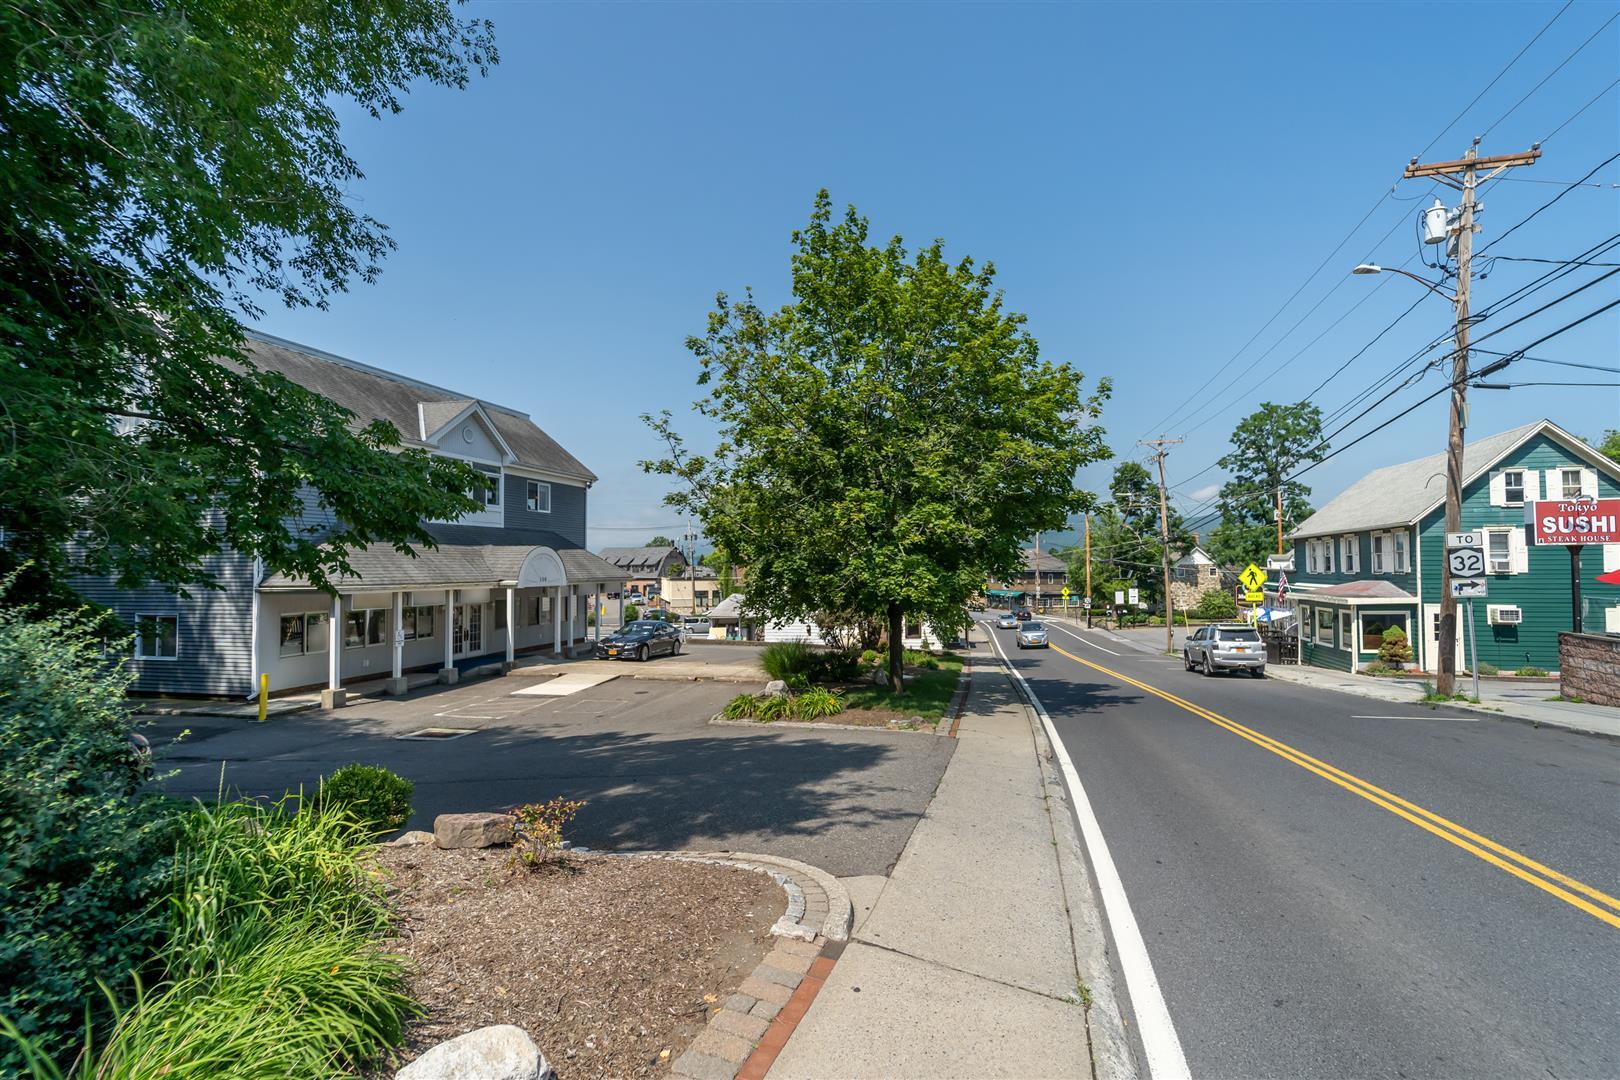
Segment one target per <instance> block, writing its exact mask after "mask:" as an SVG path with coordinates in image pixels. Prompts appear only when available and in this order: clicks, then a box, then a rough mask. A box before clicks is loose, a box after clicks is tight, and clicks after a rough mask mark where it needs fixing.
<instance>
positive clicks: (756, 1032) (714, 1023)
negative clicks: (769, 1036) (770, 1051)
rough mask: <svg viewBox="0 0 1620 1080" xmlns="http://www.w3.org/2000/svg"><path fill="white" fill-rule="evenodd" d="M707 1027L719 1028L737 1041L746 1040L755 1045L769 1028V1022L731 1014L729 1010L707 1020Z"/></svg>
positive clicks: (746, 1015)
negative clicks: (735, 1037)
mask: <svg viewBox="0 0 1620 1080" xmlns="http://www.w3.org/2000/svg"><path fill="white" fill-rule="evenodd" d="M709 1026H710V1027H715V1028H719V1029H720V1030H721V1031H723V1032H725V1033H726V1034H727V1035H735V1036H737V1037H738V1038H739V1039H747V1040H748V1041H749V1043H751V1044H752V1043H756V1042H758V1041H759V1037H760V1036H761V1035H763V1034H765V1029H766V1028H768V1027H770V1026H771V1025H770V1021H768V1020H763V1019H761V1018H760V1017H757V1016H749V1015H748V1014H747V1013H740V1012H733V1011H732V1010H730V1009H721V1010H720V1011H719V1012H717V1013H715V1014H714V1016H713V1017H711V1018H710V1020H709Z"/></svg>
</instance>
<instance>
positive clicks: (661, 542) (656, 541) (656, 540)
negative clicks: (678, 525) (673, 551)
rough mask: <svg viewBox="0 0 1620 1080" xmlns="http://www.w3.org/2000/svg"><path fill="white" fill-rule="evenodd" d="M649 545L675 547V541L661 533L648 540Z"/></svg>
mask: <svg viewBox="0 0 1620 1080" xmlns="http://www.w3.org/2000/svg"><path fill="white" fill-rule="evenodd" d="M647 546H648V547H675V541H673V540H671V539H670V538H669V537H667V536H664V535H662V534H660V535H658V536H655V537H653V538H652V539H651V540H649V541H647Z"/></svg>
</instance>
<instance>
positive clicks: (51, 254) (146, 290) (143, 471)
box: [0, 0, 496, 595]
mask: <svg viewBox="0 0 1620 1080" xmlns="http://www.w3.org/2000/svg"><path fill="white" fill-rule="evenodd" d="M495 59H496V57H495V49H494V44H493V36H492V29H491V27H490V25H489V24H488V23H487V22H483V21H479V20H466V21H464V20H458V19H456V18H454V17H452V14H451V11H450V7H449V3H448V2H447V0H391V2H389V3H387V4H381V3H376V2H365V0H351V2H346V3H344V2H337V3H329V2H326V0H285V2H278V3H271V4H243V3H235V2H232V0H190V2H187V3H184V4H168V3H156V2H151V0H137V2H135V3H128V4H111V3H97V2H79V0H31V2H29V3H23V4H16V3H12V4H3V5H0V132H4V137H3V138H0V176H4V178H5V186H6V198H5V199H4V200H3V205H0V384H3V385H4V386H5V407H4V419H5V432H6V437H5V439H4V440H3V441H0V528H4V530H5V536H6V543H5V547H4V549H3V550H0V569H3V568H4V566H6V565H10V566H18V565H25V566H27V567H28V572H27V575H26V580H25V581H24V583H23V585H22V586H21V587H20V588H19V592H20V593H23V594H27V593H33V594H35V595H39V594H44V593H50V592H55V593H57V594H60V593H61V592H63V591H64V590H65V586H64V585H63V582H64V580H65V579H66V578H67V577H68V576H69V575H71V574H73V573H77V572H88V573H97V574H100V573H108V574H113V575H115V576H117V577H118V578H119V579H121V580H122V581H123V582H124V583H125V584H132V583H135V582H141V581H152V582H158V583H162V584H167V585H170V586H174V587H184V586H185V585H186V584H192V583H202V584H208V575H207V573H206V571H205V568H204V565H203V560H204V558H205V557H206V556H208V555H210V554H213V553H215V552H217V551H218V550H219V548H220V546H221V545H222V544H229V545H231V546H233V547H235V548H237V549H238V550H240V551H243V552H246V553H248V554H254V555H259V556H261V557H262V558H263V559H264V561H265V563H266V565H267V566H269V567H270V568H272V569H275V570H281V571H286V572H288V573H291V574H295V575H299V576H304V577H307V578H309V579H311V580H313V581H315V582H316V583H317V584H324V583H325V582H326V580H327V579H328V578H329V577H330V576H331V575H333V574H335V573H338V572H341V571H343V570H345V569H346V568H347V565H348V564H347V554H348V552H349V551H350V550H352V549H353V548H354V547H356V546H358V545H362V544H366V543H370V542H378V541H380V542H384V543H391V544H395V545H400V546H408V545H411V544H425V543H429V542H430V538H429V537H428V536H427V534H426V533H425V532H424V531H423V530H422V528H421V526H420V521H421V520H422V519H424V518H444V517H450V516H455V515H457V514H459V513H461V512H463V511H464V510H466V509H468V508H470V507H471V506H472V503H471V501H470V500H468V499H466V498H465V496H464V495H463V492H464V491H465V490H467V489H468V488H469V486H470V482H471V481H472V479H473V476H472V474H471V473H470V472H469V471H468V470H467V469H466V468H465V466H462V465H459V464H456V463H452V462H450V461H446V460H436V459H433V458H430V457H429V456H428V455H427V454H426V453H424V452H422V451H420V450H411V449H401V447H400V446H399V433H398V432H396V431H395V430H394V429H393V428H392V427H389V426H387V425H382V424H373V425H370V426H366V427H358V426H357V425H356V424H355V423H354V417H353V416H351V415H350V414H349V413H348V412H346V411H345V410H342V409H339V408H337V407H335V406H334V405H332V404H331V403H330V402H328V401H326V400H325V399H323V398H320V397H317V396H316V395H314V394H311V393H309V392H308V391H306V390H303V389H301V388H299V387H297V386H295V385H293V384H292V383H290V382H288V381H287V380H286V379H283V378H280V377H278V376H274V375H270V374H266V373H264V372H261V371H258V370H256V369H255V368H253V367H252V365H251V364H249V363H247V362H246V361H245V360H243V359H242V358H241V353H240V345H241V331H240V326H239V324H238V322H237V319H236V317H235V313H237V312H239V313H242V314H244V315H245V316H246V317H247V318H249V319H254V318H258V317H259V316H260V315H261V314H262V312H261V311H260V310H259V309H258V307H257V306H256V304H255V302H254V296H255V295H258V294H260V293H270V294H273V295H275V296H277V297H279V298H280V299H281V300H282V301H283V302H284V303H286V304H288V305H289V306H295V307H296V306H303V305H315V306H320V307H324V306H325V304H326V302H327V299H328V298H329V297H330V295H331V294H332V293H333V292H334V291H338V290H342V289H345V288H347V286H348V284H349V283H350V282H351V281H352V280H354V279H356V278H358V279H360V280H361V281H366V282H369V281H371V280H373V279H374V278H375V277H376V276H377V274H378V273H379V269H378V262H379V261H380V260H381V259H382V258H383V256H384V255H385V254H386V253H387V252H388V251H389V250H390V249H391V248H392V247H393V246H394V242H393V240H391V239H390V238H389V237H388V235H387V233H386V231H385V228H384V226H383V225H382V224H381V223H379V222H377V221H375V220H373V219H372V218H371V217H369V216H367V215H366V214H364V213H363V212H362V211H361V210H360V209H358V208H357V207H358V204H357V202H356V201H355V200H354V199H353V198H352V193H351V191H350V190H349V189H350V188H351V186H352V184H353V182H354V181H356V180H358V179H360V178H361V176H362V174H361V171H360V169H359V166H358V165H357V164H356V162H355V161H354V160H353V159H352V158H351V157H350V156H349V154H348V153H347V151H346V150H345V148H344V145H343V143H342V141H341V131H340V124H339V120H338V115H337V111H336V110H337V108H338V107H339V106H340V104H341V103H344V102H352V103H354V104H358V105H359V106H360V107H361V108H362V109H364V110H366V111H367V112H369V113H370V114H371V115H372V116H373V117H380V116H381V115H382V114H384V113H391V112H397V111H398V110H399V109H400V101H401V97H402V95H403V94H404V93H405V92H406V91H407V89H408V88H410V87H411V86H412V85H413V84H415V83H417V82H419V81H424V80H425V81H427V82H432V83H438V84H441V85H446V86H453V87H462V86H465V85H466V83H467V81H468V77H469V72H470V71H471V70H472V69H473V68H477V69H478V70H480V71H482V70H484V69H485V68H486V66H487V65H489V64H492V63H494V62H495ZM222 360H223V361H224V362H221V361H222ZM306 488H308V489H313V492H314V496H315V498H316V499H317V500H318V501H319V502H320V503H322V504H323V505H324V506H326V507H328V508H330V509H331V510H333V511H334V512H335V513H336V516H337V517H338V519H339V520H340V521H341V522H343V526H342V527H341V528H340V529H339V530H338V531H336V532H334V533H330V534H316V533H313V532H311V531H309V530H308V529H307V528H303V527H298V526H296V525H295V526H292V527H289V525H288V524H287V522H288V519H289V517H291V516H292V515H294V514H295V513H296V511H298V510H299V509H300V508H301V506H302V500H303V497H304V495H303V492H304V489H306ZM70 541H72V542H71V543H70Z"/></svg>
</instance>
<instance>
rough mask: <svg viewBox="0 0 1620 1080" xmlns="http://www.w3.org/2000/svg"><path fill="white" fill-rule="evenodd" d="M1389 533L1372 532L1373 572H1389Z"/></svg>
mask: <svg viewBox="0 0 1620 1080" xmlns="http://www.w3.org/2000/svg"><path fill="white" fill-rule="evenodd" d="M1388 552H1389V534H1388V533H1377V532H1375V533H1373V534H1372V572H1373V573H1375V574H1387V573H1389V554H1388Z"/></svg>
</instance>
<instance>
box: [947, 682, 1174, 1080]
mask: <svg viewBox="0 0 1620 1080" xmlns="http://www.w3.org/2000/svg"><path fill="white" fill-rule="evenodd" d="M977 662H978V658H977V657H975V663H977ZM987 662H988V664H989V666H991V667H993V668H995V669H996V670H998V671H1004V670H1005V669H1004V668H1003V666H1002V662H1001V660H1000V659H999V658H995V657H991V658H988V661H987ZM1008 683H1009V684H1010V685H1011V686H1012V687H1013V692H1014V693H1015V694H1016V695H1017V696H1018V700H1019V702H1020V704H1021V705H1022V706H1023V710H1024V718H1025V720H1026V721H1027V722H1028V723H1029V727H1030V731H1031V732H1032V734H1033V735H1034V740H1035V757H1036V760H1037V761H1038V762H1039V764H1040V770H1041V784H1042V787H1043V789H1044V790H1045V792H1046V799H1047V816H1048V819H1049V820H1050V822H1051V825H1052V840H1053V844H1054V847H1055V850H1056V852H1057V859H1058V873H1059V877H1060V878H1061V880H1062V883H1063V895H1064V904H1065V906H1066V908H1067V911H1068V916H1069V939H1070V944H1071V948H1072V949H1073V950H1074V960H1075V967H1076V972H1075V974H1076V978H1077V979H1078V980H1079V982H1080V984H1081V985H1082V986H1083V987H1084V988H1085V991H1086V992H1087V993H1088V994H1089V1000H1086V1001H1084V1002H1083V1004H1084V1005H1085V1010H1086V1035H1087V1041H1088V1043H1089V1045H1090V1048H1091V1063H1090V1064H1091V1069H1090V1072H1091V1075H1092V1077H1094V1078H1095V1080H1138V1078H1139V1077H1140V1076H1141V1075H1142V1073H1141V1070H1140V1068H1139V1066H1138V1064H1137V1059H1136V1051H1135V1048H1134V1047H1133V1046H1132V1043H1131V1037H1130V1034H1129V1023H1128V1021H1127V1020H1126V1012H1127V1009H1126V1008H1125V1007H1124V1006H1123V1005H1122V1004H1121V1001H1120V994H1119V988H1118V986H1117V985H1116V984H1115V978H1114V965H1113V963H1112V961H1111V959H1110V947H1109V936H1108V932H1107V923H1106V918H1105V916H1104V912H1103V905H1102V898H1101V896H1100V895H1099V894H1098V892H1097V884H1096V880H1095V878H1094V877H1093V874H1092V870H1091V864H1090V862H1089V861H1088V860H1087V858H1086V854H1085V847H1084V845H1082V844H1081V842H1080V834H1079V830H1078V828H1077V827H1076V825H1075V820H1074V809H1073V806H1072V805H1071V803H1070V801H1069V796H1068V791H1067V789H1066V788H1065V787H1064V783H1063V778H1062V776H1060V775H1059V773H1058V771H1057V769H1056V768H1055V766H1054V754H1053V751H1052V744H1051V741H1050V740H1049V739H1048V738H1047V735H1046V729H1045V726H1044V725H1043V724H1042V723H1041V722H1040V717H1039V716H1037V715H1036V713H1035V710H1034V709H1033V708H1031V707H1030V705H1029V702H1028V701H1026V700H1025V699H1024V694H1023V690H1022V689H1021V688H1020V687H1019V685H1018V682H1017V680H1015V679H1011V678H1010V677H1009V679H1008Z"/></svg>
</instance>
